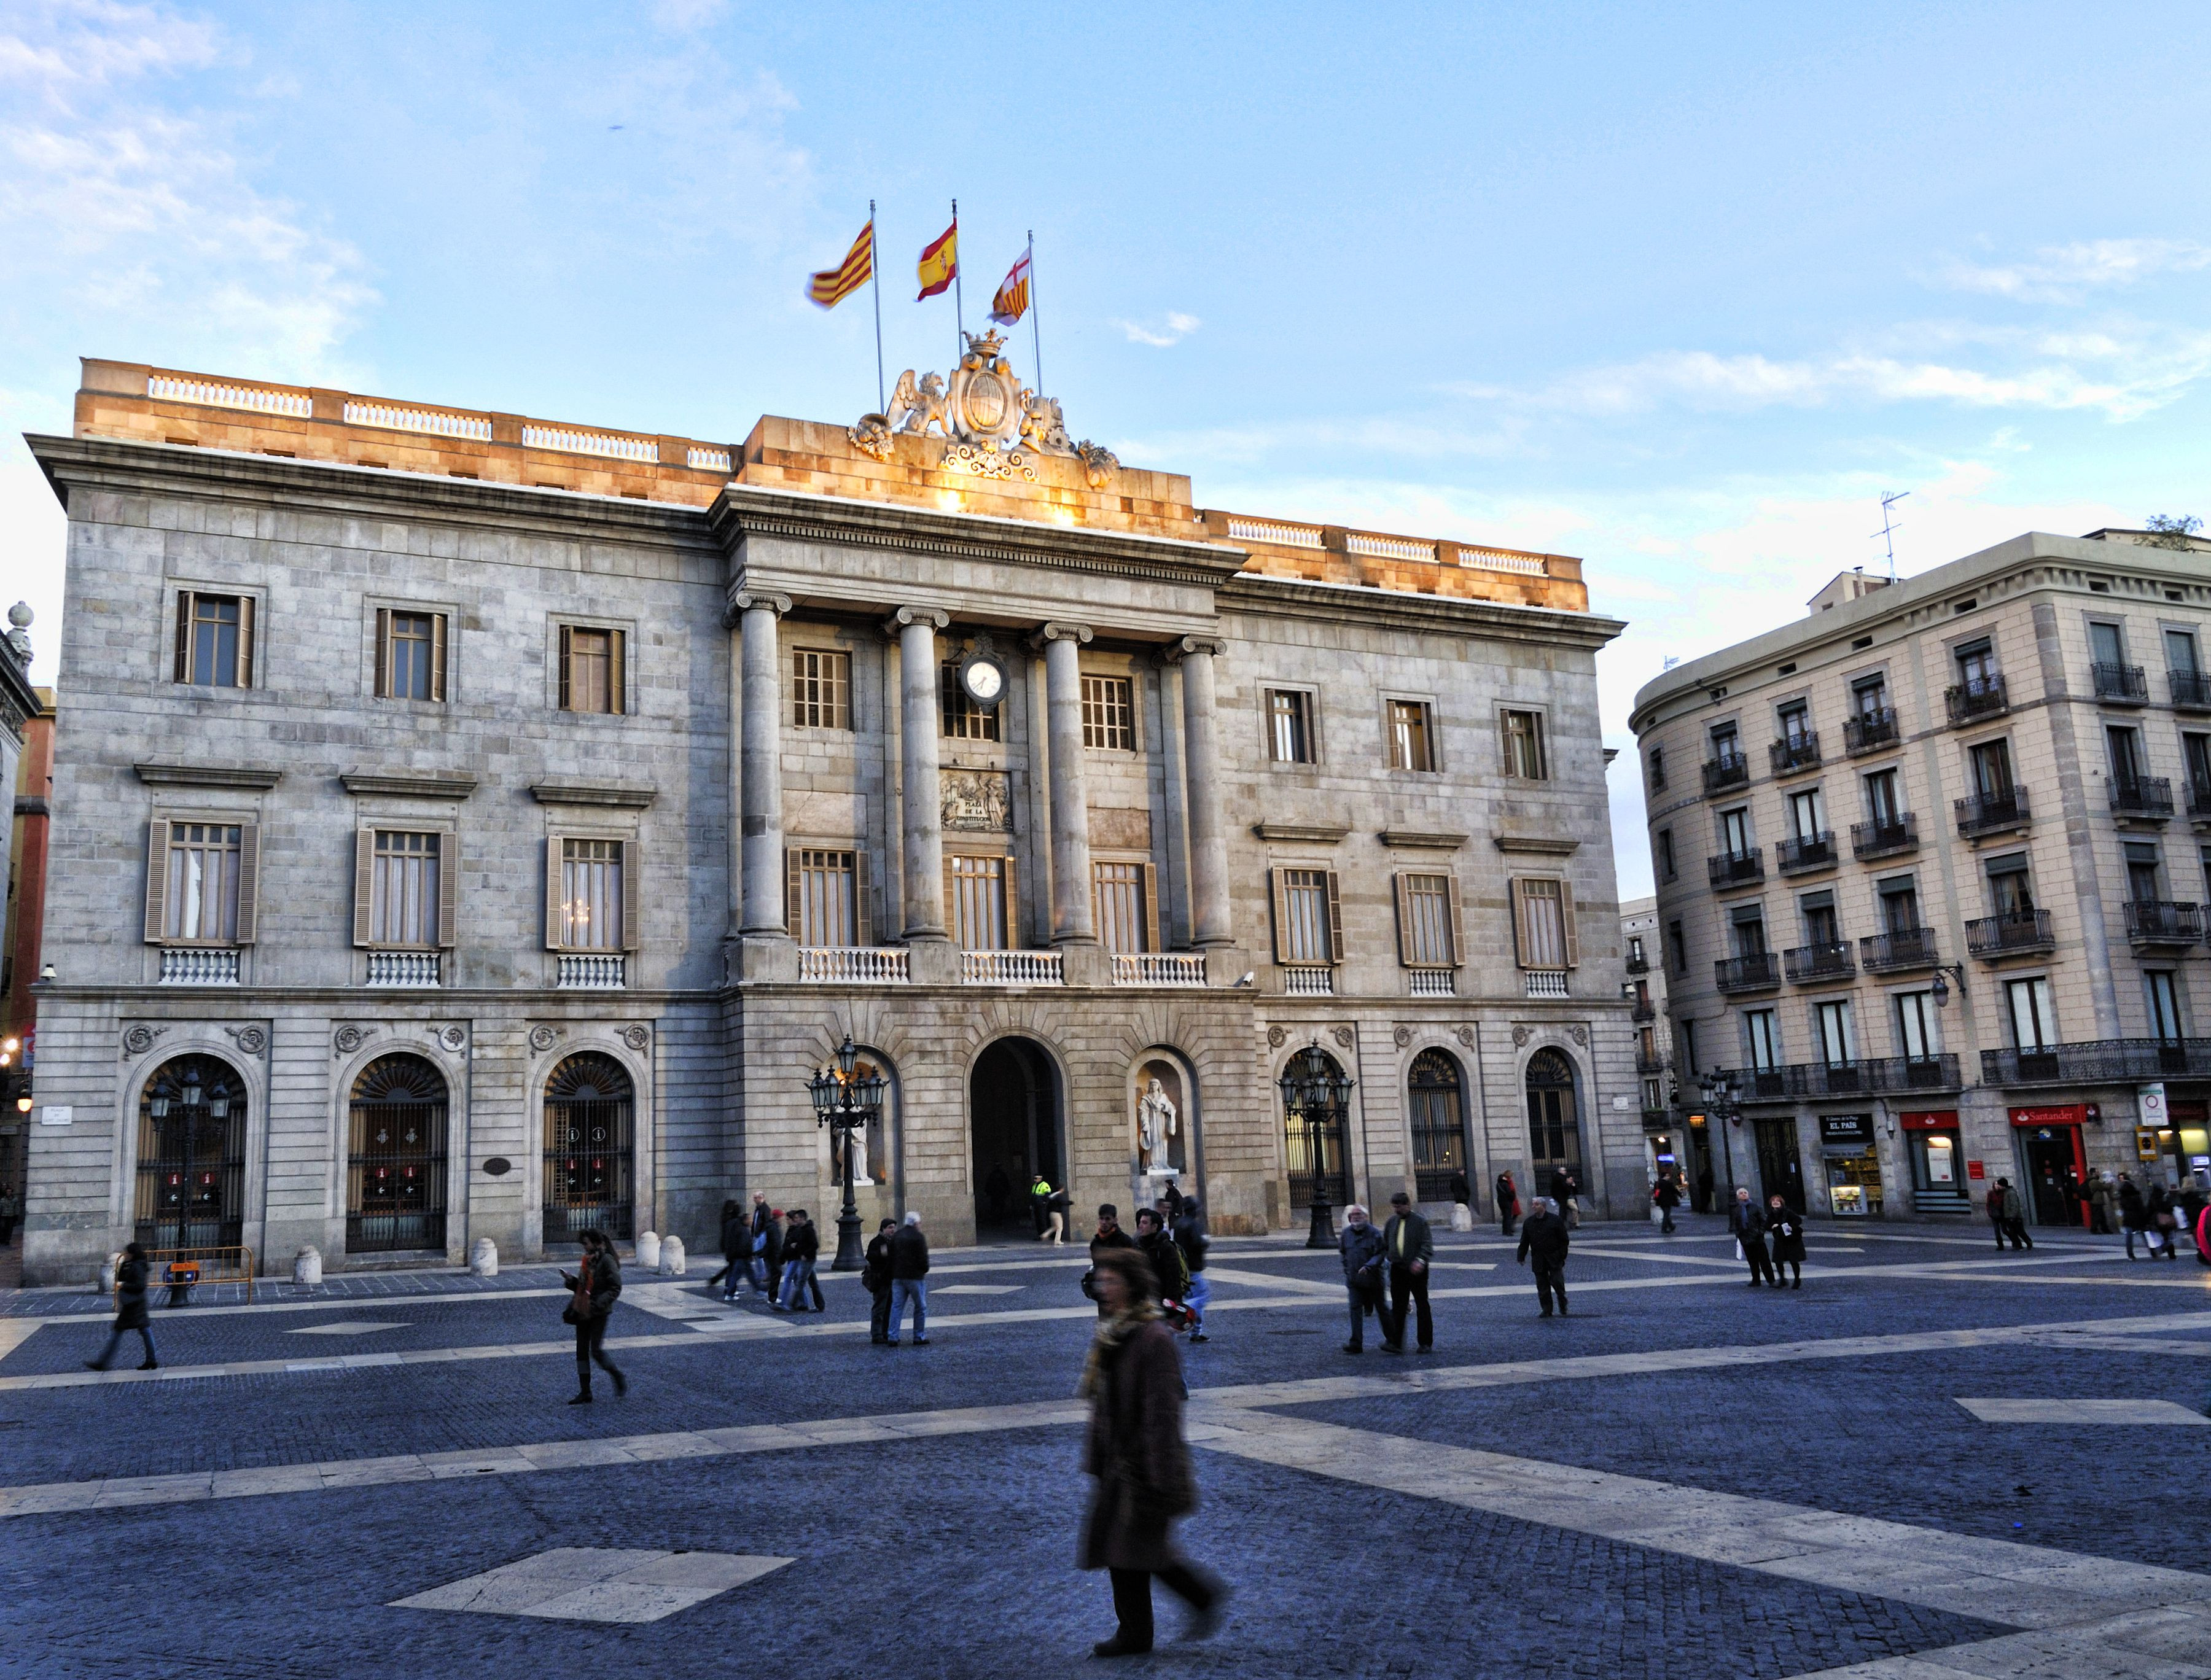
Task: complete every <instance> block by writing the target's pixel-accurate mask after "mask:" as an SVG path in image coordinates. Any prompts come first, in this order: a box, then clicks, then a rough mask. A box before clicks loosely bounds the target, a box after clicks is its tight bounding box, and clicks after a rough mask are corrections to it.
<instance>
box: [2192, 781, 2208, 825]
mask: <svg viewBox="0 0 2211 1680" xmlns="http://www.w3.org/2000/svg"><path fill="white" fill-rule="evenodd" d="M2188 819H2189V820H2190V822H2197V823H2201V822H2211V782H2191V783H2189V784H2188Z"/></svg>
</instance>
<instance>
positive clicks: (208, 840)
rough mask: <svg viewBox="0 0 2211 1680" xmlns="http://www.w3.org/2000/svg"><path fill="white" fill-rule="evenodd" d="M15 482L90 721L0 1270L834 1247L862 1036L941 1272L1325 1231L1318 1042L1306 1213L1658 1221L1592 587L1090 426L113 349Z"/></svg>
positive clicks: (867, 1177) (906, 1199) (864, 1142)
mask: <svg viewBox="0 0 2211 1680" xmlns="http://www.w3.org/2000/svg"><path fill="white" fill-rule="evenodd" d="M998 366H999V367H1000V369H1001V371H1002V372H1003V362H1001V363H999V364H998ZM1021 395H1022V396H1027V394H1026V393H1023V394H1021ZM870 418H871V419H879V418H880V417H870ZM31 444H32V447H33V450H34V451H35V452H36V454H37V456H38V458H39V462H41V464H42V465H43V467H44V468H45V472H46V474H47V475H48V477H49V479H50V480H51V482H52V484H53V486H54V487H55V489H56V492H57V493H58V495H59V496H60V497H61V499H62V500H63V501H64V505H65V506H66V508H67V511H68V514H69V543H70V549H69V565H68V596H67V603H68V611H67V617H66V620H65V625H64V640H63V649H62V668H63V673H64V677H63V680H64V684H65V686H67V687H68V689H69V692H70V695H71V697H72V698H71V706H70V711H69V713H68V715H67V716H66V718H65V719H64V727H63V729H62V733H61V736H60V740H59V743H58V762H57V765H56V774H55V789H54V800H53V810H54V817H53V826H52V869H51V887H50V890H49V895H48V905H47V930H48V932H47V940H46V949H47V951H48V952H49V954H50V955H51V957H52V958H53V959H54V961H55V963H56V964H57V969H58V973H57V975H56V977H55V978H54V979H53V980H52V981H51V982H48V983H46V984H45V985H44V986H43V987H42V988H41V992H42V996H41V1000H40V1003H39V1026H40V1041H39V1051H40V1055H39V1099H40V1102H41V1103H43V1104H45V1105H50V1106H49V1108H48V1110H47V1115H48V1117H49V1118H50V1119H51V1114H52V1109H60V1110H61V1111H62V1113H63V1115H64V1116H65V1120H64V1121H62V1122H60V1123H45V1124H41V1125H39V1126H38V1127H33V1133H32V1135H33V1151H34V1155H33V1163H32V1172H31V1196H30V1200H29V1206H28V1209H27V1214H28V1218H27V1251H26V1267H27V1272H28V1274H29V1275H31V1276H32V1277H33V1278H44V1279H47V1280H56V1279H61V1278H74V1277H78V1276H82V1275H84V1274H85V1272H87V1271H88V1268H90V1267H91V1266H93V1265H94V1264H96V1262H97V1261H98V1260H99V1259H100V1256H102V1255H104V1254H106V1253H107V1252H109V1251H110V1250H111V1249H112V1248H115V1247H117V1246H118V1245H119V1243H120V1242H122V1241H124V1240H125V1239H126V1238H128V1237H130V1236H131V1235H132V1234H133V1233H134V1232H136V1233H137V1234H138V1235H140V1236H143V1237H146V1238H148V1239H149V1240H150V1241H151V1242H153V1244H154V1246H155V1247H157V1248H176V1247H189V1246H194V1245H196V1244H209V1245H213V1244H216V1243H218V1242H220V1243H221V1244H223V1245H244V1246H248V1247H251V1248H254V1249H255V1250H256V1251H257V1253H258V1254H260V1255H261V1256H262V1264H263V1265H264V1266H272V1265H282V1264H284V1263H286V1262H287V1261H288V1258H289V1256H290V1255H291V1254H292V1253H293V1251H294V1249H295V1248H298V1247H299V1246H300V1245H302V1244H312V1245H314V1246H315V1247H316V1248H318V1249H320V1250H321V1251H322V1252H323V1254H324V1255H325V1256H326V1257H328V1262H329V1263H330V1264H331V1265H334V1266H336V1265H373V1264H386V1263H394V1262H395V1261H397V1260H407V1259H410V1258H411V1259H415V1260H419V1259H421V1257H422V1256H423V1255H425V1254H443V1255H446V1256H457V1255H458V1254H461V1253H463V1252H464V1250H465V1248H466V1247H467V1245H468V1244H469V1242H472V1241H473V1240H474V1239H475V1238H476V1237H480V1236H489V1237H491V1238H493V1239H494V1241H496V1242H497V1243H498V1244H499V1245H500V1250H501V1252H502V1253H505V1254H519V1255H523V1256H528V1255H532V1254H538V1253H540V1252H542V1251H543V1250H545V1249H546V1248H550V1247H553V1246H554V1245H555V1244H557V1243H558V1242H561V1241H563V1240H565V1239H566V1236H567V1235H568V1234H569V1233H571V1232H572V1230H575V1229H578V1228H579V1227H581V1226H582V1225H585V1224H599V1225H602V1226H604V1227H607V1228H609V1229H612V1230H615V1231H616V1233H617V1234H618V1235H619V1236H624V1237H627V1236H633V1235H634V1234H636V1233H639V1232H641V1231H643V1230H647V1229H651V1230H658V1231H661V1232H670V1231H673V1232H678V1233H680V1234H681V1235H682V1236H684V1237H685V1239H686V1241H687V1242H688V1243H689V1244H690V1245H691V1247H692V1248H694V1252H696V1251H700V1249H702V1248H712V1243H713V1234H714V1231H715V1228H716V1223H717V1218H718V1207H719V1206H720V1204H721V1202H722V1200H723V1199H724V1197H725V1196H736V1195H740V1194H744V1193H747V1192H749V1191H751V1190H754V1189H759V1190H764V1191H765V1192H766V1193H767V1194H768V1195H769V1196H770V1197H771V1198H772V1200H774V1201H775V1202H776V1203H778V1204H779V1205H784V1206H791V1205H797V1206H806V1207H808V1208H809V1209H811V1210H812V1211H813V1212H814V1213H815V1217H816V1218H817V1220H822V1219H827V1218H830V1217H832V1216H833V1213H834V1211H835V1208H836V1206H837V1201H838V1198H839V1190H838V1187H837V1183H838V1177H839V1169H840V1167H841V1165H842V1163H841V1162H840V1161H839V1159H838V1158H836V1157H835V1156H834V1152H833V1151H834V1145H833V1141H832V1138H833V1134H832V1133H827V1132H825V1131H824V1130H822V1129H821V1127H818V1126H817V1124H816V1120H815V1114H814V1111H813V1108H812V1105H811V1103H810V1100H809V1094H808V1091H807V1081H808V1079H809V1076H810V1075H811V1074H812V1073H814V1071H815V1069H816V1068H817V1067H821V1066H822V1065H824V1064H826V1063H827V1062H829V1061H832V1060H833V1057H834V1055H835V1052H836V1050H837V1048H838V1046H839V1043H840V1042H841V1041H842V1040H844V1039H845V1037H846V1036H850V1038H851V1040H852V1041H853V1042H854V1043H855V1044H856V1045H857V1048H858V1053H859V1055H860V1057H861V1059H862V1062H863V1066H864V1067H869V1068H872V1069H875V1071H878V1072H880V1073H881V1074H882V1075H883V1076H884V1078H885V1079H886V1080H887V1086H888V1093H889V1094H888V1097H887V1102H886V1104H885V1111H884V1115H883V1116H882V1118H881V1121H880V1122H879V1123H877V1124H876V1125H875V1127H871V1128H869V1131H868V1132H866V1133H864V1134H863V1137H862V1139H861V1142H860V1144H859V1145H858V1146H857V1147H856V1148H855V1150H854V1159H853V1162H852V1165H853V1168H854V1172H855V1177H856V1180H857V1183H858V1187H859V1188H858V1200H859V1202H860V1206H861V1211H862V1212H863V1215H865V1216H866V1217H867V1218H869V1220H870V1222H872V1220H873V1218H875V1217H876V1216H878V1215H879V1214H887V1213H890V1212H897V1211H902V1210H905V1209H916V1210H918V1211H920V1212H922V1214H923V1215H924V1219H925V1220H926V1222H927V1224H928V1227H929V1229H930V1230H932V1231H933V1232H934V1233H935V1234H936V1236H937V1237H938V1239H939V1240H940V1241H950V1242H967V1241H972V1240H974V1239H975V1238H976V1237H977V1236H978V1234H987V1232H988V1231H989V1230H990V1229H991V1228H993V1227H996V1226H1002V1225H1003V1226H1005V1227H1007V1228H1009V1229H1026V1226H1027V1211H1026V1207H1025V1205H1024V1199H1023V1193H1024V1192H1025V1191H1026V1190H1027V1187H1028V1185H1029V1184H1030V1182H1031V1181H1032V1180H1033V1176H1035V1175H1043V1176H1045V1178H1047V1179H1049V1180H1050V1181H1051V1182H1052V1183H1053V1184H1054V1185H1061V1184H1064V1185H1067V1186H1069V1187H1070V1188H1071V1190H1072V1192H1073V1194H1074V1196H1075V1201H1076V1203H1077V1205H1078V1206H1087V1205H1088V1204H1093V1203H1096V1202H1099V1201H1103V1200H1112V1201H1116V1202H1118V1203H1120V1204H1122V1205H1123V1206H1124V1209H1125V1207H1126V1205H1127V1204H1128V1203H1129V1202H1130V1201H1131V1200H1136V1199H1138V1198H1142V1199H1145V1200H1148V1199H1149V1198H1150V1197H1151V1196H1153V1195H1154V1194H1157V1193H1158V1192H1159V1191H1160V1189H1161V1188H1162V1187H1164V1185H1165V1183H1166V1180H1167V1179H1168V1178H1169V1177H1170V1176H1172V1177H1173V1178H1175V1180H1176V1181H1178V1183H1179V1184H1180V1185H1181V1186H1182V1187H1184V1189H1186V1190H1201V1191H1202V1194H1203V1196H1204V1199H1205V1200H1206V1202H1207V1204H1208V1212H1209V1214H1210V1217H1211V1218H1212V1220H1213V1223H1214V1224H1215V1228H1216V1229H1217V1230H1223V1231H1239V1230H1240V1231H1258V1230H1269V1229H1272V1228H1276V1227H1281V1226H1287V1225H1289V1224H1293V1222H1300V1221H1301V1219H1302V1215H1301V1214H1300V1213H1299V1212H1298V1210H1299V1208H1301V1207H1302V1206H1305V1203H1306V1202H1307V1200H1308V1199H1309V1197H1310V1194H1311V1189H1312V1187H1313V1186H1314V1184H1315V1182H1316V1175H1315V1174H1314V1172H1313V1171H1311V1163H1310V1162H1309V1161H1308V1160H1307V1158H1306V1155H1307V1153H1308V1152H1309V1151H1310V1150H1311V1148H1312V1146H1313V1145H1314V1142H1315V1140H1316V1139H1315V1134H1314V1133H1313V1132H1312V1130H1311V1128H1309V1127H1300V1126H1294V1125H1291V1124H1289V1123H1287V1119H1286V1116H1285V1115H1284V1113H1283V1110H1282V1104H1281V1098H1280V1097H1279V1095H1278V1094H1277V1091H1276V1085H1275V1082H1276V1080H1277V1079H1278V1078H1279V1077H1280V1076H1281V1073H1282V1072H1283V1069H1284V1067H1285V1066H1286V1064H1287V1062H1288V1061H1289V1060H1290V1059H1291V1058H1292V1057H1293V1056H1296V1055H1310V1054H1313V1053H1314V1052H1315V1051H1316V1050H1317V1051H1318V1054H1320V1055H1324V1056H1325V1057H1326V1058H1327V1059H1328V1060H1329V1062H1330V1064H1331V1065H1332V1066H1334V1067H1336V1068H1337V1069H1339V1070H1340V1071H1342V1073H1345V1074H1347V1075H1348V1077H1349V1078H1351V1079H1353V1080H1354V1086H1353V1093H1354V1094H1353V1097H1352V1099H1351V1102H1350V1104H1349V1108H1348V1113H1347V1114H1346V1115H1343V1116H1342V1119H1341V1121H1339V1122H1338V1123H1337V1124H1336V1126H1335V1127H1334V1129H1333V1130H1332V1131H1324V1132H1323V1133H1321V1134H1320V1135H1319V1137H1318V1144H1319V1146H1320V1148H1321V1151H1322V1153H1323V1156H1324V1160H1323V1163H1322V1169H1321V1172H1320V1173H1319V1175H1318V1183H1319V1185H1320V1187H1321V1188H1322V1190H1323V1191H1324V1194H1326V1195H1327V1196H1328V1197H1329V1199H1330V1200H1335V1201H1337V1202H1340V1201H1341V1200H1343V1199H1345V1198H1346V1197H1348V1196H1351V1195H1356V1196H1359V1197H1361V1198H1363V1199H1366V1200H1370V1201H1372V1200H1386V1198H1387V1197H1388V1195H1389V1194H1390V1193H1391V1192H1392V1191H1393V1190H1396V1189H1398V1188H1401V1187H1411V1188H1413V1189H1414V1190H1415V1191H1416V1193H1417V1194H1419V1195H1420V1197H1421V1199H1422V1200H1434V1201H1440V1200H1444V1198H1445V1189H1446V1187H1447V1181H1448V1178H1449V1176H1450V1175H1451V1172H1453V1171H1455V1170H1457V1169H1461V1168H1463V1169H1465V1170H1467V1171H1468V1173H1469V1176H1470V1177H1471V1178H1472V1179H1473V1180H1474V1181H1475V1183H1477V1184H1482V1183H1485V1182H1487V1180H1488V1178H1489V1177H1491V1176H1493V1175H1494V1173H1495V1172H1496V1171H1497V1170H1499V1169H1501V1168H1503V1167H1505V1166H1508V1165H1509V1166H1511V1168H1512V1169H1514V1170H1515V1172H1516V1174H1517V1175H1524V1174H1527V1173H1529V1172H1531V1171H1534V1170H1536V1169H1540V1168H1545V1167H1548V1164H1550V1163H1552V1162H1553V1161H1554V1160H1564V1161H1567V1162H1569V1163H1571V1164H1572V1165H1574V1166H1575V1167H1576V1168H1577V1169H1578V1172H1579V1175H1580V1178H1581V1181H1582V1183H1583V1185H1584V1191H1585V1194H1587V1195H1588V1196H1589V1197H1590V1200H1591V1202H1592V1205H1593V1206H1596V1207H1597V1208H1598V1209H1600V1210H1602V1208H1603V1207H1605V1206H1606V1205H1607V1204H1608V1200H1610V1199H1612V1198H1614V1197H1617V1196H1619V1195H1621V1194H1626V1196H1628V1197H1629V1199H1630V1200H1631V1201H1632V1200H1633V1199H1634V1198H1635V1196H1636V1195H1637V1194H1639V1184H1640V1181H1641V1172H1640V1163H1639V1155H1640V1145H1639V1139H1638V1137H1637V1133H1636V1127H1634V1126H1633V1124H1632V1123H1631V1120H1630V1116H1631V1113H1632V1110H1633V1102H1634V1098H1633V1092H1634V1089H1635V1087H1634V1083H1633V1054H1632V1048H1631V1044H1632V1041H1631V1034H1630V1030H1629V1023H1628V1019H1627V1009H1626V1004H1625V1003H1624V1002H1623V1000H1622V998H1621V994H1620V959H1619V951H1618V948H1617V943H1616V928H1617V922H1616V916H1615V912H1614V904H1613V902H1612V901H1613V897H1614V890H1613V871H1612V861H1611V856H1610V853H1609V849H1608V840H1607V837H1606V836H1605V834H1604V832H1603V831H1602V825H1599V826H1598V828H1597V829H1596V831H1591V830H1590V825H1588V824H1587V822H1586V820H1585V817H1586V813H1588V812H1589V811H1590V810H1592V809H1602V806H1603V774H1602V772H1603V759H1602V747H1601V745H1600V740H1599V734H1598V725H1597V708H1596V686H1595V675H1594V668H1593V661H1594V656H1595V654H1596V650H1597V649H1598V648H1599V647H1600V646H1602V644H1604V643H1605V642H1606V641H1607V640H1608V638H1610V637H1611V636H1613V635H1614V634H1615V633H1616V632H1617V630H1618V628H1619V626H1618V625H1617V624H1616V623H1614V622H1612V621H1609V620H1607V619H1602V618H1597V617H1595V616H1592V615H1591V614H1590V613H1589V611H1588V607H1587V595H1586V591H1585V589H1584V586H1583V584H1582V583H1581V582H1580V577H1579V565H1578V562H1576V561H1573V560H1571V559H1566V558H1563V557H1560V556H1546V555H1536V554H1526V553H1515V552H1511V551H1503V550H1494V549H1484V548H1479V547H1474V546H1471V545H1459V544H1455V543H1451V542H1447V541H1431V540H1427V539H1414V538H1407V537H1400V536H1394V535H1382V534H1376V533H1365V532H1356V531H1348V530H1344V529H1337V528H1334V527H1324V526H1312V525H1304V524H1299V523H1294V522H1288V521H1278V520H1265V519H1256V518H1245V517H1241V516H1229V515H1225V514H1221V513H1216V512H1210V511H1202V510H1199V509H1197V508H1196V506H1195V505H1193V503H1192V500H1191V498H1190V485H1189V480H1187V479H1185V478H1183V477H1180V476H1178V475H1176V474H1166V473H1157V472H1148V471H1142V470H1138V469H1135V468H1126V467H1123V466H1121V465H1120V464H1119V463H1118V462H1115V461H1113V460H1112V457H1111V456H1107V455H1105V453H1104V451H1102V450H1085V451H1084V452H1083V453H1080V454H1078V453H1076V452H1075V450H1073V449H1072V448H1067V447H1062V448H1060V449H1057V450H1051V449H1047V450H1028V451H1027V452H1026V453H1015V454H1011V455H1009V454H1007V453H1004V452H1002V451H998V450H990V449H987V448H984V449H978V448H976V447H973V446H972V445H970V444H966V443H963V442H962V441H961V440H960V438H957V437H938V436H934V435H925V433H924V432H922V431H916V430H907V431H901V432H897V433H895V434H893V433H891V432H888V431H887V429H886V428H882V427H875V428H872V429H871V428H870V427H869V425H868V423H867V422H864V421H863V423H862V425H861V426H857V427H853V428H846V427H844V426H826V425H817V424H811V423H807V422H801V421H795V420H782V419H777V418H773V417H771V418H767V419H764V420H761V421H760V423H759V425H758V426H755V427H754V430H753V432H752V433H751V434H750V436H749V437H748V438H747V439H746V440H745V441H744V442H742V444H722V443H712V442H706V441H701V440H697V439H691V438H670V437H659V436H652V435H648V434H641V433H631V432H613V431H609V430H605V429H602V428H590V427H579V426H564V425H556V424H554V423H552V422H542V421H536V420H527V419H524V418H523V417H519V416H515V415H509V414H496V413H482V412H476V411H468V410H458V409H446V408H430V407H427V406H424V405H420V404H411V403H401V402H388V401H385V400H382V399H369V398H364V397H360V396H352V395H349V394H348V393H344V392H337V391H330V390H306V389H300V388H293V387H284V386H276V385H269V384H255V383H245V382H237V381H228V380H221V379H215V378H207V377H204V376H197V375H189V374H182V373H173V372H167V371H164V370H160V369H152V368H148V367H145V366H136V365H129V364H117V363H103V362H95V361H88V362H87V364H86V372H85V380H84V388H83V390H81V392H80V393H79V396H78V400H77V414H76V426H75V427H74V431H73V435H71V436H70V437H67V438H61V437H39V438H33V439H32V440H31ZM1531 1104H1533V1105H1534V1110H1535V1112H1534V1114H1533V1115H1532V1116H1531V1112H1530V1105H1531ZM1531 1118H1532V1121H1533V1122H1534V1123H1532V1124H1531ZM1522 1181H1523V1182H1525V1181H1526V1180H1525V1178H1524V1177H1523V1180H1522Z"/></svg>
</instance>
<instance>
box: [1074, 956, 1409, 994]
mask: <svg viewBox="0 0 2211 1680" xmlns="http://www.w3.org/2000/svg"><path fill="white" fill-rule="evenodd" d="M1444 972H1445V974H1449V973H1450V972H1451V970H1448V969H1446V970H1444ZM1113 983H1114V984H1115V985H1116V986H1181V987H1200V986H1202V985H1204V984H1205V953H1204V952H1202V951H1157V952H1153V951H1140V952H1117V953H1115V955H1114V958H1113Z"/></svg>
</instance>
